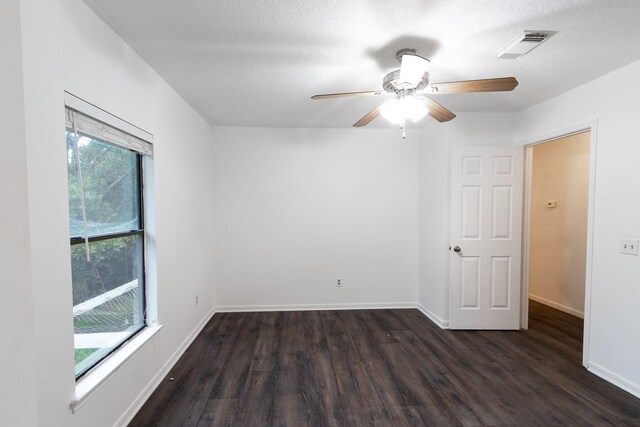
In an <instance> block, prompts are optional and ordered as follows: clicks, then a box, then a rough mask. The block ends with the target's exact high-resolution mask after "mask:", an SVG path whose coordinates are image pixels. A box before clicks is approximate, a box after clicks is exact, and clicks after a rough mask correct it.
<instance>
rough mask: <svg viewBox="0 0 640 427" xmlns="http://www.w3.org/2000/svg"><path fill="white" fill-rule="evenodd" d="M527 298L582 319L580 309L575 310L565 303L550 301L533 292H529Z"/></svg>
mask: <svg viewBox="0 0 640 427" xmlns="http://www.w3.org/2000/svg"><path fill="white" fill-rule="evenodd" d="M529 299H532V300H534V301H535V302H539V303H540V304H544V305H548V306H549V307H553V308H555V309H557V310H560V311H564V312H565V313H568V314H571V315H572V316H576V317H579V318H581V319H584V313H583V312H582V311H578V310H576V309H575V308H571V307H567V306H566V305H562V304H560V303H557V302H555V301H551V300H548V299H545V298H542V297H539V296H537V295H533V294H529Z"/></svg>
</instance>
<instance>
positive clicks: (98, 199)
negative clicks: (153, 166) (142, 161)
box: [67, 130, 141, 237]
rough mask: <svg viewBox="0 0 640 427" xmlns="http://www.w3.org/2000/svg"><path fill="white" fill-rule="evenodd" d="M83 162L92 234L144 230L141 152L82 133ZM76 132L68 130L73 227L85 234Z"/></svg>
mask: <svg viewBox="0 0 640 427" xmlns="http://www.w3.org/2000/svg"><path fill="white" fill-rule="evenodd" d="M78 150H79V157H80V165H81V166H82V179H83V183H84V197H85V209H86V215H87V234H88V235H89V236H96V235H103V234H109V233H117V232H126V231H130V230H138V229H140V228H141V227H140V200H139V192H138V188H139V183H138V173H137V172H138V165H137V164H138V163H137V162H138V154H136V153H134V152H133V151H129V150H126V149H124V148H120V147H117V146H115V145H112V144H108V143H106V142H102V141H99V140H96V139H92V138H89V137H86V136H83V135H82V134H80V137H79V139H78ZM76 159H77V157H76V152H75V143H74V134H73V132H71V131H69V130H67V165H68V179H69V228H70V231H71V237H83V236H84V230H83V222H82V205H81V198H80V179H79V174H78V165H77V160H76Z"/></svg>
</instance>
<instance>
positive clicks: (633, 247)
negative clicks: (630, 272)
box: [620, 239, 638, 256]
mask: <svg viewBox="0 0 640 427" xmlns="http://www.w3.org/2000/svg"><path fill="white" fill-rule="evenodd" d="M620 253H621V254H627V255H636V256H637V255H638V239H620Z"/></svg>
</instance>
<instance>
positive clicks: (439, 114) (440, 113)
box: [424, 96, 456, 123]
mask: <svg viewBox="0 0 640 427" xmlns="http://www.w3.org/2000/svg"><path fill="white" fill-rule="evenodd" d="M424 101H425V103H426V104H427V108H428V109H429V115H430V116H431V117H433V118H434V119H436V120H437V121H439V122H440V123H442V122H448V121H449V120H451V119H453V118H455V117H456V115H455V114H453V113H452V112H451V111H449V110H447V109H446V108H444V107H443V106H442V105H440V104H438V103H437V102H436V101H434V100H433V99H430V98H427V97H426V96H425V97H424Z"/></svg>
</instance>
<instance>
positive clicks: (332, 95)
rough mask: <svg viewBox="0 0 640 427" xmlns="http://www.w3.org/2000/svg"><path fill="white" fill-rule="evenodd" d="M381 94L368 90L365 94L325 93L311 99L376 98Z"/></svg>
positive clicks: (377, 91)
mask: <svg viewBox="0 0 640 427" xmlns="http://www.w3.org/2000/svg"><path fill="white" fill-rule="evenodd" d="M381 94H382V92H381V91H379V90H370V91H366V92H340V93H325V94H322V95H313V96H312V97H311V99H330V98H346V97H347V96H378V95H381Z"/></svg>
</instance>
